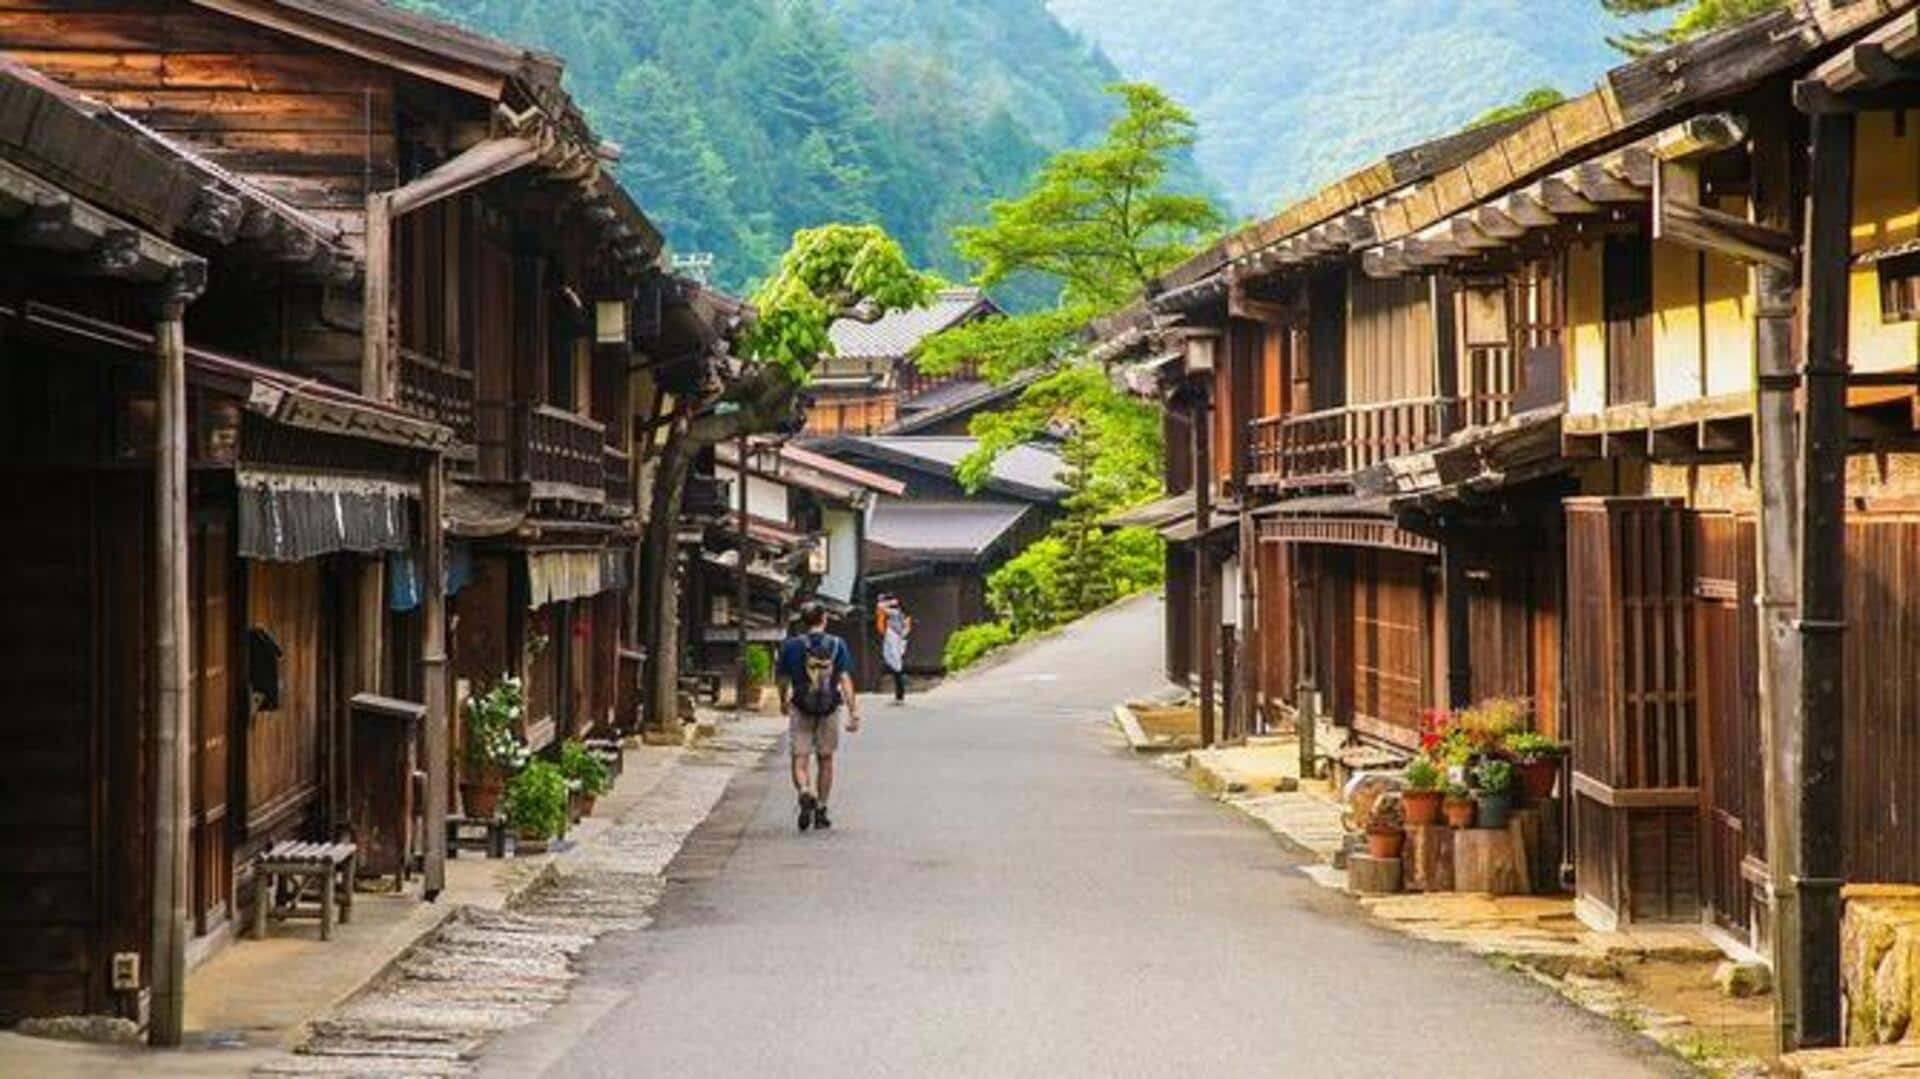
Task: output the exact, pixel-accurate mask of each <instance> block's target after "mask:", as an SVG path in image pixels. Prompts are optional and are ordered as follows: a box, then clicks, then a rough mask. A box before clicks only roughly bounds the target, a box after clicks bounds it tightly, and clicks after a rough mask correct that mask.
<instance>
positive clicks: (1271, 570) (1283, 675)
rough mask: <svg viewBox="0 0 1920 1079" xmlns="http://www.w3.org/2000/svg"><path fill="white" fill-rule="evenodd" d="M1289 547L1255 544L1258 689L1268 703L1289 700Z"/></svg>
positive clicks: (1291, 663) (1291, 684) (1291, 639)
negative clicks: (1258, 624)
mask: <svg viewBox="0 0 1920 1079" xmlns="http://www.w3.org/2000/svg"><path fill="white" fill-rule="evenodd" d="M1292 553H1293V548H1292V547H1291V546H1290V545H1288V544H1285V543H1278V542H1273V541H1262V542H1261V543H1259V544H1258V555H1257V558H1258V564H1257V568H1256V572H1257V573H1258V574H1259V595H1260V636H1259V643H1260V656H1259V668H1258V672H1257V675H1258V678H1259V691H1260V693H1261V694H1262V695H1263V696H1264V697H1265V698H1266V699H1267V700H1268V701H1269V702H1270V703H1272V704H1293V703H1294V700H1293V689H1294V682H1295V677H1296V676H1295V673H1294V649H1295V642H1294V632H1293V572H1292V561H1293V558H1292Z"/></svg>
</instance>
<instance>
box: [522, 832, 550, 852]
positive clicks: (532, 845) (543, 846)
mask: <svg viewBox="0 0 1920 1079" xmlns="http://www.w3.org/2000/svg"><path fill="white" fill-rule="evenodd" d="M550 842H552V839H551V838H550V837H548V836H544V835H533V834H531V833H529V832H516V833H515V834H514V837H513V853H515V854H545V853H546V852H547V844H548V843H550Z"/></svg>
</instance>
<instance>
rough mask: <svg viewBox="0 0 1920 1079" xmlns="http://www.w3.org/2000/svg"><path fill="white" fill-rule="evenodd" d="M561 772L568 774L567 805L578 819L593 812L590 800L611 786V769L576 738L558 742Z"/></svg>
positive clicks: (596, 797) (605, 791)
mask: <svg viewBox="0 0 1920 1079" xmlns="http://www.w3.org/2000/svg"><path fill="white" fill-rule="evenodd" d="M559 763H560V774H561V775H563V776H566V777H567V791H568V793H569V795H570V797H569V799H568V808H569V809H570V810H571V811H572V814H573V819H574V820H579V819H580V818H581V817H585V816H588V815H589V814H591V813H592V812H593V803H594V801H595V800H596V799H598V798H599V797H600V796H601V795H603V794H605V793H607V791H608V790H610V789H611V788H612V787H613V771H612V769H610V768H608V767H607V762H606V761H603V760H601V759H600V758H599V757H598V756H595V755H594V752H593V751H592V750H590V749H588V748H587V746H586V743H584V742H582V741H580V740H579V739H577V738H569V739H567V740H566V741H565V742H563V743H561V744H560V761H559Z"/></svg>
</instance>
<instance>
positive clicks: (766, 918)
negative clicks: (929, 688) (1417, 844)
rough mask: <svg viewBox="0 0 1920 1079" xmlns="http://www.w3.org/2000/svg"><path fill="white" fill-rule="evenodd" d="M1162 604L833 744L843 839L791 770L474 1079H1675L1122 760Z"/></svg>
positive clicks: (1082, 629)
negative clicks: (1114, 724) (1305, 872)
mask: <svg viewBox="0 0 1920 1079" xmlns="http://www.w3.org/2000/svg"><path fill="white" fill-rule="evenodd" d="M1160 618H1161V610H1160V601H1159V600H1158V599H1157V598H1154V597H1148V598H1145V599H1142V600H1139V601H1135V602H1133V603H1130V604H1127V605H1125V606H1123V607H1121V608H1118V609H1116V610H1114V611H1111V612H1108V613H1106V614H1103V615H1100V616H1097V617H1095V618H1093V619H1091V620H1089V621H1087V622H1084V623H1082V624H1080V625H1079V626H1077V627H1075V628H1073V629H1072V630H1070V631H1069V632H1067V633H1065V634H1063V635H1061V636H1059V637H1056V638H1054V639H1052V640H1049V641H1046V642H1043V643H1041V644H1039V645H1038V646H1035V647H1033V648H1031V649H1030V650H1029V651H1026V652H1025V653H1023V654H1021V655H1020V656H1018V657H1017V658H1015V659H1013V660H1011V661H1010V662H1007V663H1006V664H1004V665H1002V666H999V667H997V668H995V669H992V670H990V671H987V672H983V673H980V674H977V675H971V676H969V677H966V678H963V679H960V680H957V681H954V682H951V683H949V684H947V685H945V686H943V687H941V688H940V689H938V690H935V691H933V692H931V693H927V694H924V695H921V696H917V697H915V698H913V699H912V700H911V701H910V702H909V704H908V705H907V706H906V707H902V708H896V707H892V706H890V705H888V704H886V703H885V702H884V701H882V700H879V699H874V700H872V701H870V703H869V704H868V706H867V708H866V713H867V716H866V718H867V725H866V727H865V728H864V729H863V730H862V731H861V732H860V733H859V734H857V735H851V736H849V737H846V738H843V739H842V747H841V752H842V757H841V766H842V776H841V786H840V789H839V790H838V791H836V792H835V794H834V797H833V810H834V818H835V824H836V827H835V828H834V830H833V831H832V832H830V833H826V834H817V833H809V834H805V835H803V834H800V833H798V832H797V831H796V830H795V828H794V812H793V795H792V792H791V790H790V789H789V787H788V784H787V780H786V776H785V761H784V759H783V758H782V757H781V754H782V753H784V750H778V751H776V752H775V754H774V755H773V756H772V757H770V758H769V759H768V761H767V763H766V766H765V767H762V768H761V769H760V770H759V771H758V772H754V773H749V774H748V775H747V776H745V777H743V778H742V779H740V780H736V782H735V784H734V786H733V788H732V789H731V790H730V792H729V793H728V795H727V797H726V799H725V800H723V801H722V803H721V805H720V807H719V808H718V810H717V811H716V812H715V814H714V816H713V817H712V818H710V819H709V820H708V821H707V823H706V824H705V825H703V826H702V828H701V829H700V830H699V831H698V832H696V833H695V835H694V837H693V839H692V841H691V842H690V843H689V844H688V846H687V847H686V848H685V849H683V850H682V852H681V854H680V856H679V858H678V859H677V860H676V862H675V864H674V866H673V869H672V870H671V871H670V874H669V876H670V882H669V884H668V888H667V893H666V896H665V898H664V899H663V901H662V903H661V906H660V907H659V908H658V912H657V914H658V921H657V922H656V923H655V924H654V925H653V926H652V927H651V928H649V929H646V930H642V931H638V932H629V933H618V934H614V935H612V936H609V937H606V938H604V939H603V940H602V941H601V942H600V943H599V944H598V945H597V946H595V948H594V949H593V950H592V951H590V952H589V953H588V955H587V958H586V961H585V967H586V974H585V977H584V978H583V979H582V980H581V981H580V982H579V983H577V985H576V988H575V991H574V993H573V994H572V996H571V998H570V1000H569V1001H568V1003H567V1004H565V1005H563V1006H562V1007H560V1008H559V1009H557V1010H556V1011H554V1012H553V1013H551V1014H550V1016H549V1017H548V1018H547V1019H546V1020H545V1021H543V1022H541V1023H538V1024H536V1025H534V1026H531V1027H527V1028H523V1029H522V1030H520V1031H518V1032H516V1033H514V1034H512V1035H510V1036H508V1037H507V1038H505V1039H504V1040H502V1041H501V1042H499V1043H497V1044H496V1045H495V1046H493V1047H492V1049H491V1050H490V1051H489V1052H488V1054H487V1055H486V1057H485V1058H483V1060H482V1062H481V1063H482V1068H483V1073H484V1074H498V1075H539V1074H546V1075H554V1076H569V1077H584V1076H652V1075H659V1076H676V1077H679V1076H753V1077H760V1076H779V1077H784V1076H832V1077H841V1076H949V1075H953V1076H996V1077H997V1076H1041V1075H1045V1076H1082V1075H1087V1076H1162V1075H1164V1076H1216V1075H1219V1076H1227V1075H1232V1076H1241V1075H1271V1076H1369V1077H1372V1076H1403V1075H1404V1076H1469V1077H1473V1079H1493V1077H1501V1076H1548V1077H1552V1079H1574V1077H1581V1076H1605V1077H1609V1079H1617V1077H1627V1076H1646V1075H1674V1074H1684V1070H1683V1069H1681V1068H1679V1067H1678V1066H1677V1065H1676V1064H1675V1063H1673V1062H1671V1061H1669V1060H1667V1059H1665V1058H1663V1057H1661V1056H1659V1055H1658V1054H1657V1053H1655V1052H1654V1051H1652V1050H1651V1049H1650V1048H1649V1047H1648V1046H1647V1045H1646V1043H1644V1042H1642V1041H1641V1040H1640V1039H1638V1038H1636V1037H1635V1036H1633V1035H1632V1034H1631V1033H1629V1032H1627V1031H1625V1030H1622V1029H1619V1028H1617V1027H1615V1026H1613V1025H1611V1024H1608V1023H1606V1022H1604V1021H1602V1020H1599V1019H1597V1018H1595V1017H1593V1016H1590V1015H1588V1014H1587V1013H1585V1012H1582V1011H1579V1010H1578V1009H1575V1008H1573V1007H1571V1006H1569V1005H1566V1004H1564V1003H1562V1002H1561V1001H1559V1000H1558V998H1556V997H1554V996H1553V995H1552V994H1550V993H1549V992H1547V991H1546V990H1544V989H1542V988H1540V987H1538V986H1536V985H1534V984H1533V983H1531V982H1528V981H1527V980H1525V979H1524V978H1522V977H1520V976H1518V975H1514V974H1511V973H1506V972H1502V971H1498V970H1495V969H1493V968H1492V967H1490V966H1488V965H1486V964H1485V963H1483V962H1481V961H1479V960H1475V959H1471V958H1468V957H1465V956H1463V955H1460V954H1457V953H1455V952H1453V951H1450V950H1448V949H1445V948H1441V947H1437V946H1431V945H1425V944H1421V943H1418V942H1413V941H1409V940H1406V939H1405V938H1402V937H1399V936H1396V935H1394V934H1391V933H1388V932H1386V931H1384V930H1379V929H1376V928H1374V927H1372V926H1370V925H1368V924H1367V923H1366V921H1365V920H1364V918H1363V917H1362V916H1360V914H1359V913H1358V912H1357V910H1356V908H1355V907H1354V905H1353V904H1352V903H1351V902H1350V901H1348V900H1346V899H1344V898H1342V897H1341V896H1339V895H1337V894H1335V893H1332V892H1329V891H1326V890H1324V889H1322V888H1320V887H1318V886H1316V885H1315V884H1313V883H1312V882H1311V881H1309V880H1307V879H1306V878H1305V877H1304V876H1302V875H1301V874H1300V873H1299V872H1298V870H1297V869H1296V866H1297V865H1298V864H1299V862H1300V859H1299V857H1298V856H1296V855H1295V854H1293V853H1291V852H1290V851H1289V850H1288V849H1286V848H1285V847H1284V846H1282V845H1281V844H1280V843H1279V842H1277V841H1276V840H1275V839H1273V838H1272V837H1271V836H1270V835H1269V834H1267V833H1266V832H1265V831H1264V830H1263V829H1261V828H1260V827H1258V826H1257V825H1256V824H1254V823H1252V822H1250V821H1247V820H1245V819H1243V818H1241V817H1239V816H1238V815H1236V814H1235V813H1234V812H1233V811H1231V810H1229V809H1227V808H1225V807H1223V806H1220V805H1218V804H1216V803H1213V802H1211V801H1208V800H1206V799H1205V798H1202V797H1201V796H1199V795H1198V794H1196V793H1195V792H1194V791H1193V789H1192V788H1191V787H1189V786H1188V785H1187V784H1186V783H1184V782H1183V781H1181V780H1180V779H1178V778H1176V777H1174V776H1171V775H1169V774H1167V773H1164V772H1162V771H1161V770H1159V769H1156V768H1153V767H1151V766H1149V765H1147V764H1144V763H1142V762H1140V761H1137V760H1134V759H1131V758H1130V757H1129V756H1128V755H1127V754H1126V753H1125V751H1124V749H1123V748H1122V747H1121V744H1120V743H1119V741H1118V739H1117V738H1116V737H1115V736H1114V735H1113V734H1111V733H1110V731H1109V728H1108V726H1107V719H1106V717H1107V715H1108V710H1109V709H1110V708H1111V706H1112V705H1113V703H1115V702H1116V701H1118V700H1120V699H1123V698H1125V697H1127V696H1128V695H1132V694H1139V693H1142V692H1147V691H1151V690H1154V689H1156V688H1159V687H1160V685H1161V682H1160V670H1161V643H1160Z"/></svg>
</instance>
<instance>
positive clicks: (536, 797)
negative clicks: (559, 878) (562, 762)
mask: <svg viewBox="0 0 1920 1079" xmlns="http://www.w3.org/2000/svg"><path fill="white" fill-rule="evenodd" d="M506 805H507V825H508V826H509V827H511V828H512V829H513V833H514V849H515V850H516V851H522V852H525V853H529V854H532V853H537V852H540V851H544V850H546V849H547V842H548V841H549V840H551V839H553V838H554V837H556V836H558V835H559V834H560V833H561V832H562V831H564V830H565V829H566V827H567V777H566V776H565V774H563V773H562V772H561V771H560V767H559V766H558V765H556V764H550V763H548V762H547V761H534V762H533V763H531V764H529V765H527V766H526V767H525V768H522V769H521V770H520V774H519V775H516V776H514V777H513V780H512V782H510V783H508V784H507V793H506Z"/></svg>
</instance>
